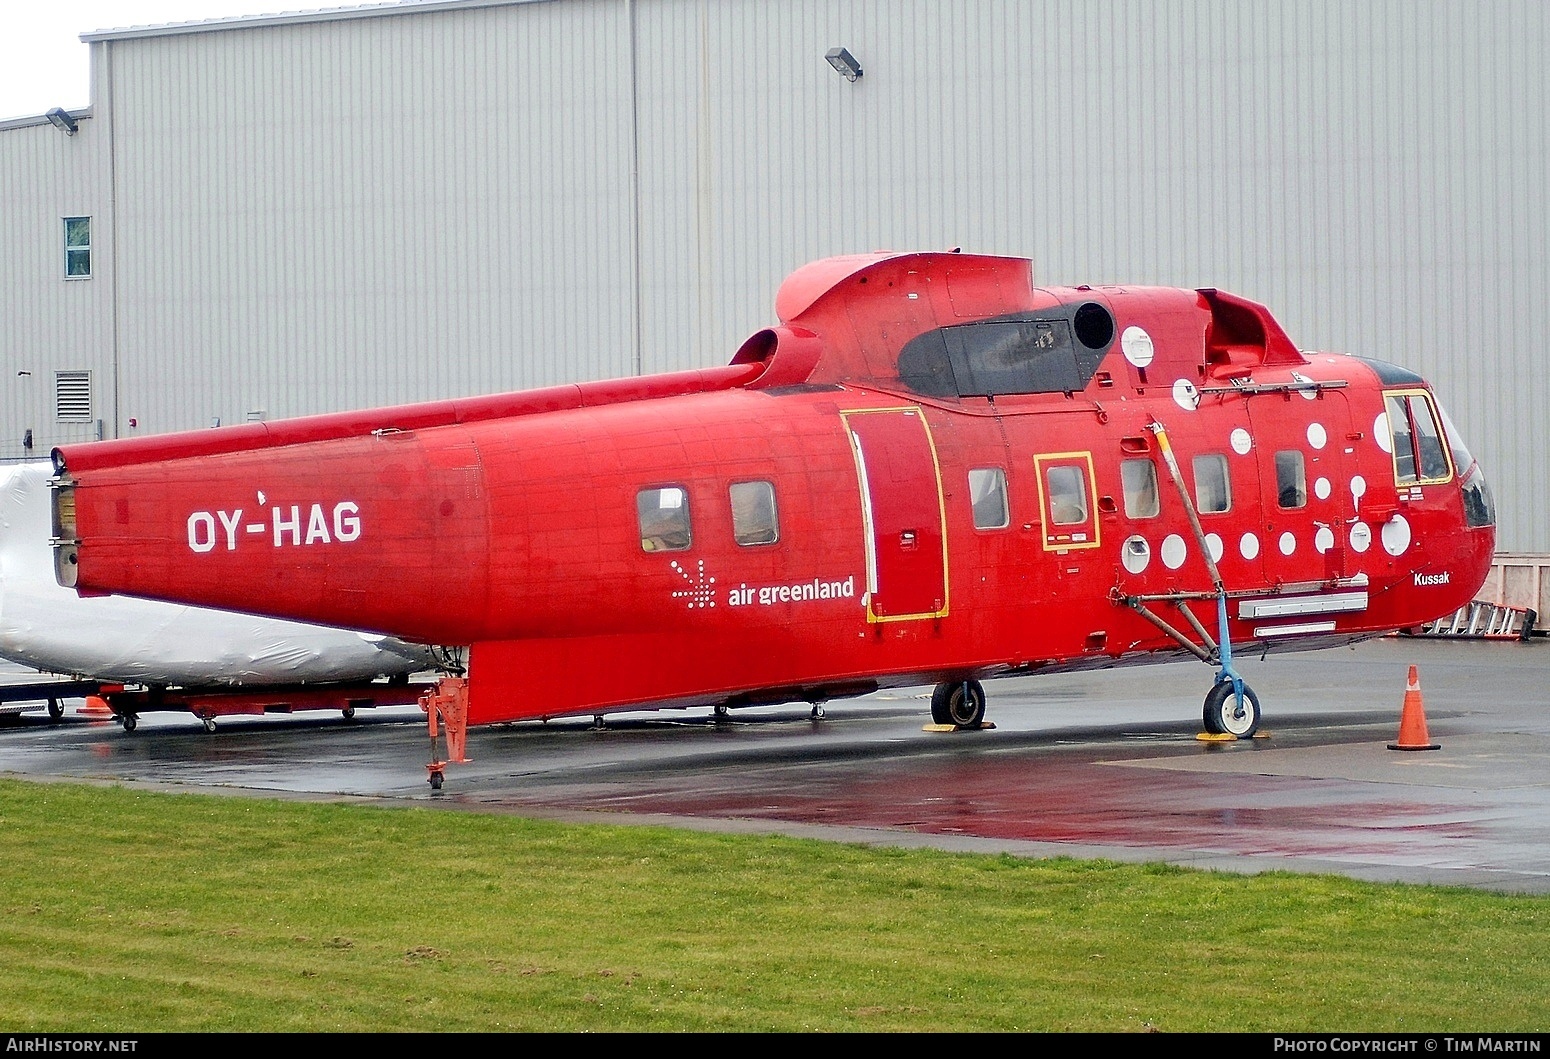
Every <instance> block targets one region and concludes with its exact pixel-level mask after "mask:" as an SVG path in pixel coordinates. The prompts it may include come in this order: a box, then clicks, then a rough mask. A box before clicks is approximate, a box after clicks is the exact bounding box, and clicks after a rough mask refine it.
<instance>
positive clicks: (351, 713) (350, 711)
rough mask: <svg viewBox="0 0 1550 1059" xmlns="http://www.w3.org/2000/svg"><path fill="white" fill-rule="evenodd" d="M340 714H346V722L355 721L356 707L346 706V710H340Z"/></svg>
mask: <svg viewBox="0 0 1550 1059" xmlns="http://www.w3.org/2000/svg"><path fill="white" fill-rule="evenodd" d="M339 712H340V713H342V714H344V719H345V720H347V721H353V720H355V707H354V706H346V707H345V708H344V709H342V710H340V711H339Z"/></svg>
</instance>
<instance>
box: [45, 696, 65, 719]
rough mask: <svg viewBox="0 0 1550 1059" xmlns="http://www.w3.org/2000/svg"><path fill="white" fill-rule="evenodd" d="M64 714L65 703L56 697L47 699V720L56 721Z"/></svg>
mask: <svg viewBox="0 0 1550 1059" xmlns="http://www.w3.org/2000/svg"><path fill="white" fill-rule="evenodd" d="M64 715H65V704H64V703H62V702H60V701H59V700H58V699H49V700H48V716H49V720H52V721H57V720H59V719H60V718H61V717H63V716H64Z"/></svg>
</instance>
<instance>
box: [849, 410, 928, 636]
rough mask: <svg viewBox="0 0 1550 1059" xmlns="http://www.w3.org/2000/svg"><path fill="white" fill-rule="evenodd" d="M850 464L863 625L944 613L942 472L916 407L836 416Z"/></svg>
mask: <svg viewBox="0 0 1550 1059" xmlns="http://www.w3.org/2000/svg"><path fill="white" fill-rule="evenodd" d="M840 415H841V417H842V418H843V420H844V422H845V428H846V431H847V432H848V433H849V435H850V446H851V451H852V454H853V455H854V456H855V458H856V478H857V481H858V483H859V484H860V487H861V514H862V522H863V532H864V534H865V545H866V564H867V620H868V621H907V620H910V619H914V618H940V617H942V616H943V615H945V614H946V613H947V532H946V510H945V506H944V504H943V502H942V472H941V467H940V466H939V465H938V464H937V459H936V447H935V445H934V444H933V443H932V440H931V431H930V428H928V427H927V426H926V420H925V417H924V416H923V415H922V414H921V411H920V409H919V408H881V409H876V410H871V409H868V410H862V411H855V412H842V413H840Z"/></svg>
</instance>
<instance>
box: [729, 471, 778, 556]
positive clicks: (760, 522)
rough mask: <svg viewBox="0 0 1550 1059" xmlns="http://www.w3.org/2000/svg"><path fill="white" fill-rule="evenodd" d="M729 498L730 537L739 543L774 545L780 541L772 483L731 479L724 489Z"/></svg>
mask: <svg viewBox="0 0 1550 1059" xmlns="http://www.w3.org/2000/svg"><path fill="white" fill-rule="evenodd" d="M728 492H729V495H730V496H731V500H732V537H733V539H734V540H736V541H737V543H739V544H742V545H752V544H774V543H775V542H776V541H778V540H780V523H779V522H778V520H777V519H776V517H775V486H774V485H772V484H770V483H769V482H735V483H733V485H732V487H731V489H730V490H728Z"/></svg>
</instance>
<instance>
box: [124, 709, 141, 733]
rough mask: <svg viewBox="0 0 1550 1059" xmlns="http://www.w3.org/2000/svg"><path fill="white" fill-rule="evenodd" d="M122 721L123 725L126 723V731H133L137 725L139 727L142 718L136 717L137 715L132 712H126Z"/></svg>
mask: <svg viewBox="0 0 1550 1059" xmlns="http://www.w3.org/2000/svg"><path fill="white" fill-rule="evenodd" d="M122 723H123V725H124V731H126V732H132V731H134V730H135V728H136V727H138V726H139V724H140V719H139V718H137V717H136V716H135V715H134V714H132V713H126V714H124V716H123V720H122Z"/></svg>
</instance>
